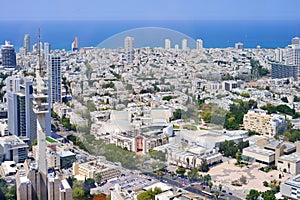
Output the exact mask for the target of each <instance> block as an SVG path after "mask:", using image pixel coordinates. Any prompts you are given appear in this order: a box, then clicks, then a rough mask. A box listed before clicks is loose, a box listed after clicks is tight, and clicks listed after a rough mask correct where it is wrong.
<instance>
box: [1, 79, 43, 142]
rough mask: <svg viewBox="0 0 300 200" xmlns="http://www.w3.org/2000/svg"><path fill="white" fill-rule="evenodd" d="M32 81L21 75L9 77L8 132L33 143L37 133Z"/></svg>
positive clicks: (7, 83)
mask: <svg viewBox="0 0 300 200" xmlns="http://www.w3.org/2000/svg"><path fill="white" fill-rule="evenodd" d="M32 84H33V83H32V82H31V81H28V80H27V79H23V78H20V77H19V76H12V77H8V78H7V82H6V85H7V106H8V132H9V134H12V135H16V136H18V137H20V138H21V139H22V140H24V141H29V143H31V142H32V141H34V140H35V139H36V137H37V135H36V115H35V113H34V111H33V99H34V97H33V86H32Z"/></svg>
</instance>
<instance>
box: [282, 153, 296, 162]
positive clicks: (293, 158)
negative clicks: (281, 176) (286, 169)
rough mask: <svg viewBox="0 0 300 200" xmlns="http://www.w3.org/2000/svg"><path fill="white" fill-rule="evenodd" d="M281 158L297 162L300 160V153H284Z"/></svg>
mask: <svg viewBox="0 0 300 200" xmlns="http://www.w3.org/2000/svg"><path fill="white" fill-rule="evenodd" d="M279 159H281V160H286V161H289V162H293V163H297V162H300V153H292V154H289V155H283V156H280V157H279Z"/></svg>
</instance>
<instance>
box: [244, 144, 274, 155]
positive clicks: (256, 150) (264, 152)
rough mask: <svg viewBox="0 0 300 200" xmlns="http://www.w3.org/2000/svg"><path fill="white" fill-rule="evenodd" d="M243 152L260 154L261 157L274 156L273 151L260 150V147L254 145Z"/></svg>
mask: <svg viewBox="0 0 300 200" xmlns="http://www.w3.org/2000/svg"><path fill="white" fill-rule="evenodd" d="M243 151H250V152H253V153H258V154H262V155H265V156H272V155H275V152H274V151H271V150H267V149H264V148H261V147H259V146H256V145H252V146H249V147H247V148H245V149H243Z"/></svg>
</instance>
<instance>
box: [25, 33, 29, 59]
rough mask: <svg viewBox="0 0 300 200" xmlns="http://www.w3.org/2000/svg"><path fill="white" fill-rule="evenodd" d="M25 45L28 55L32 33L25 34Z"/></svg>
mask: <svg viewBox="0 0 300 200" xmlns="http://www.w3.org/2000/svg"><path fill="white" fill-rule="evenodd" d="M23 47H24V49H25V54H26V55H27V53H28V52H30V35H29V34H25V36H24V45H23Z"/></svg>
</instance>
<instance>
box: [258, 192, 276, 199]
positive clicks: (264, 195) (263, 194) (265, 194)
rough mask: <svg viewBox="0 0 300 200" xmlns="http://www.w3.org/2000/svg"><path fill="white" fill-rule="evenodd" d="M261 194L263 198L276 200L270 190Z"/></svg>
mask: <svg viewBox="0 0 300 200" xmlns="http://www.w3.org/2000/svg"><path fill="white" fill-rule="evenodd" d="M261 196H262V198H263V199H264V200H276V197H275V193H274V191H272V190H267V191H265V192H263V193H262V195H261Z"/></svg>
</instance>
